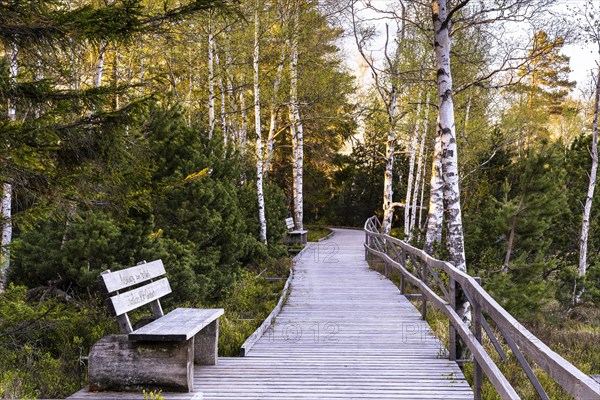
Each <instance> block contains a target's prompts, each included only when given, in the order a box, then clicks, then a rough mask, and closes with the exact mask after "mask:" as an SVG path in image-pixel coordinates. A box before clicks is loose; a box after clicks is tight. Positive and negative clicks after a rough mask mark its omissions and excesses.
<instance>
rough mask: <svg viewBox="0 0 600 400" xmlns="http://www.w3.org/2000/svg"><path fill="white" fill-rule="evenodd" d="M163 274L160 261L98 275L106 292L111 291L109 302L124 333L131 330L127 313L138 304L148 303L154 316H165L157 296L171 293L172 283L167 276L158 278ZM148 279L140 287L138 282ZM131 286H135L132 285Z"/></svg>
mask: <svg viewBox="0 0 600 400" xmlns="http://www.w3.org/2000/svg"><path fill="white" fill-rule="evenodd" d="M163 275H165V267H164V266H163V263H162V260H156V261H152V262H149V263H143V264H139V265H136V266H135V267H130V268H125V269H122V270H119V271H115V272H111V271H110V270H106V271H104V272H103V273H102V274H100V278H101V282H102V283H103V285H104V287H105V289H106V292H107V293H108V294H109V295H111V294H113V293H114V295H112V296H111V297H110V298H109V299H108V304H109V307H110V309H111V311H112V312H113V314H114V315H115V316H116V317H117V322H118V323H119V327H120V328H121V331H122V332H123V333H130V332H133V328H132V326H131V322H130V321H129V316H128V315H127V313H128V312H129V311H132V310H135V309H136V308H138V307H141V306H144V305H146V304H149V305H150V308H151V309H152V314H153V315H154V317H155V318H159V317H162V316H163V315H164V314H163V310H162V307H161V305H160V301H159V299H160V298H161V297H163V296H164V295H167V294H169V293H171V286H170V285H169V280H168V279H167V278H165V277H163V278H161V276H163ZM147 281H150V282H149V283H147V284H145V285H143V286H141V285H140V284H142V283H144V282H147ZM134 286H135V288H132V287H134ZM127 289H131V290H127ZM123 290H127V291H123Z"/></svg>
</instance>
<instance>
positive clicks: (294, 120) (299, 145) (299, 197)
mask: <svg viewBox="0 0 600 400" xmlns="http://www.w3.org/2000/svg"><path fill="white" fill-rule="evenodd" d="M299 20H300V2H299V1H298V0H296V1H295V3H294V21H293V30H292V48H291V56H292V57H291V61H290V117H291V121H290V122H291V125H292V127H293V128H292V129H291V130H292V140H293V141H294V140H295V146H294V145H292V147H293V149H292V153H293V158H294V162H293V164H294V165H293V167H294V170H295V174H294V175H295V176H294V187H293V192H294V196H293V197H294V221H295V223H296V229H303V226H304V224H303V218H304V207H303V204H304V201H303V191H302V185H303V168H304V136H303V135H304V132H303V128H302V120H301V119H300V110H299V108H298V51H299V50H298V36H299V33H298V30H299V22H300V21H299ZM294 137H295V139H294ZM294 147H295V148H294Z"/></svg>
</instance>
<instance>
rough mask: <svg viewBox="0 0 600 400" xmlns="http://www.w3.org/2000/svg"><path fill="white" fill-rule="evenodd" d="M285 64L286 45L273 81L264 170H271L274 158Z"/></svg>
mask: <svg viewBox="0 0 600 400" xmlns="http://www.w3.org/2000/svg"><path fill="white" fill-rule="evenodd" d="M284 64H285V47H283V49H282V50H281V59H280V60H279V64H278V65H277V73H276V74H275V82H273V95H272V96H271V109H270V114H271V120H270V124H269V136H268V138H267V154H266V156H265V165H264V170H265V172H268V171H270V170H271V160H272V159H273V145H274V143H275V133H276V132H277V94H278V93H279V86H281V79H282V76H283V66H284Z"/></svg>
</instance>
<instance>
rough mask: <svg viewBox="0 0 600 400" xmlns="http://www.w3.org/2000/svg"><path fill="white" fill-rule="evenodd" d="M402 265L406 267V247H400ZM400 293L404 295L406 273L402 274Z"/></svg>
mask: <svg viewBox="0 0 600 400" xmlns="http://www.w3.org/2000/svg"><path fill="white" fill-rule="evenodd" d="M398 261H399V262H400V265H402V266H403V267H404V268H406V256H405V255H404V249H403V248H402V247H400V260H398ZM400 294H401V295H404V273H402V274H400Z"/></svg>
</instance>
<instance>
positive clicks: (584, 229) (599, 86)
mask: <svg viewBox="0 0 600 400" xmlns="http://www.w3.org/2000/svg"><path fill="white" fill-rule="evenodd" d="M599 103H600V71H599V72H598V75H597V76H596V93H595V99H594V122H593V124H592V148H591V155H592V168H591V170H590V183H589V185H588V191H587V197H586V198H585V206H584V207H583V216H582V219H581V238H580V239H579V268H578V270H577V275H578V276H579V278H582V277H584V276H585V273H586V269H587V245H588V232H589V228H590V215H591V213H592V201H593V200H594V190H595V188H596V175H597V173H598V108H599ZM582 296H583V290H580V291H579V292H578V293H577V295H576V297H575V302H576V303H579V302H580V301H581V297H582Z"/></svg>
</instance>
